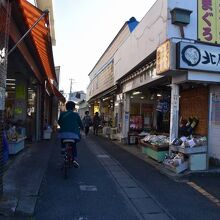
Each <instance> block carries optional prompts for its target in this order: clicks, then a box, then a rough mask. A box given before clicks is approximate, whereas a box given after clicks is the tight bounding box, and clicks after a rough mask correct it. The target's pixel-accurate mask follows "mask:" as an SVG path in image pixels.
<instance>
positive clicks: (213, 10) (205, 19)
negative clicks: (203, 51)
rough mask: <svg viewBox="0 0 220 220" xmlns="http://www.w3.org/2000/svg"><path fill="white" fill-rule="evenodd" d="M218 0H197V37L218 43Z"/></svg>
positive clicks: (219, 3)
mask: <svg viewBox="0 0 220 220" xmlns="http://www.w3.org/2000/svg"><path fill="white" fill-rule="evenodd" d="M219 22H220V0H198V39H199V40H200V41H204V42H209V43H218V44H220V24H219Z"/></svg>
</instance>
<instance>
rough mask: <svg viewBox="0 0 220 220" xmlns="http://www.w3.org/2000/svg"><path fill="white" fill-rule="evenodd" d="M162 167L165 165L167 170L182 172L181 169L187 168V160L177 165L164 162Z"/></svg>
mask: <svg viewBox="0 0 220 220" xmlns="http://www.w3.org/2000/svg"><path fill="white" fill-rule="evenodd" d="M164 167H166V168H167V169H168V170H171V171H173V172H174V173H182V172H183V171H185V170H187V169H188V168H189V162H188V161H185V162H183V163H181V164H180V165H179V166H172V165H168V164H165V163H164Z"/></svg>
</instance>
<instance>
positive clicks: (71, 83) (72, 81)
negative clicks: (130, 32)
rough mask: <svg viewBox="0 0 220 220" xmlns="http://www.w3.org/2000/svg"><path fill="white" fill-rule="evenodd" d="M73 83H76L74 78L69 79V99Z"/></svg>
mask: <svg viewBox="0 0 220 220" xmlns="http://www.w3.org/2000/svg"><path fill="white" fill-rule="evenodd" d="M73 83H76V82H75V79H70V93H69V100H70V99H71V97H72V94H73Z"/></svg>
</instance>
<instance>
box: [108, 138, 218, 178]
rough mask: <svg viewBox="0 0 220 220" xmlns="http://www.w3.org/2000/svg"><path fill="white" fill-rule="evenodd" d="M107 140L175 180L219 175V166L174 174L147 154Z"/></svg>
mask: <svg viewBox="0 0 220 220" xmlns="http://www.w3.org/2000/svg"><path fill="white" fill-rule="evenodd" d="M108 140H110V141H111V142H112V143H114V144H116V145H117V146H119V147H120V148H122V149H123V150H125V151H127V152H129V153H131V154H133V155H134V156H136V157H138V158H139V159H141V160H143V161H145V162H146V163H148V164H149V165H151V166H153V167H154V168H155V169H157V170H158V171H159V172H160V173H161V174H163V175H166V176H167V177H169V178H170V179H172V180H174V181H176V182H180V181H181V182H183V181H187V179H188V178H190V177H194V176H220V167H219V168H215V169H214V168H213V169H211V170H204V171H185V172H184V173H179V174H176V173H174V172H172V171H169V170H167V169H166V168H165V167H164V166H163V164H161V163H158V162H157V161H154V160H153V159H151V158H149V157H148V156H147V155H144V154H142V153H141V152H140V151H138V150H136V151H134V150H132V148H133V149H134V147H131V146H130V145H129V147H128V146H127V145H124V144H121V143H120V142H118V141H114V140H111V139H108ZM134 146H135V145H134ZM129 148H130V149H129Z"/></svg>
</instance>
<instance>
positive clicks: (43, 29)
mask: <svg viewBox="0 0 220 220" xmlns="http://www.w3.org/2000/svg"><path fill="white" fill-rule="evenodd" d="M18 4H19V6H20V8H21V11H22V14H23V17H24V20H25V23H26V25H27V26H28V27H29V28H30V27H32V26H33V25H34V23H35V22H36V21H37V19H38V18H39V17H40V16H41V15H42V14H43V12H42V11H41V10H39V9H38V8H36V7H35V6H33V5H32V4H31V3H29V2H28V1H26V0H18ZM49 27H50V26H49V18H48V15H46V16H45V17H44V18H42V19H41V21H40V22H39V23H38V24H37V25H36V26H35V27H34V28H33V29H32V30H31V33H30V35H31V36H32V39H33V42H34V45H35V48H36V50H37V53H38V55H39V58H40V61H41V63H42V66H43V68H44V71H45V74H46V75H47V78H48V80H49V81H50V80H53V81H56V82H57V78H56V73H55V68H54V60H53V52H52V44H51V37H50V28H49Z"/></svg>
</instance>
